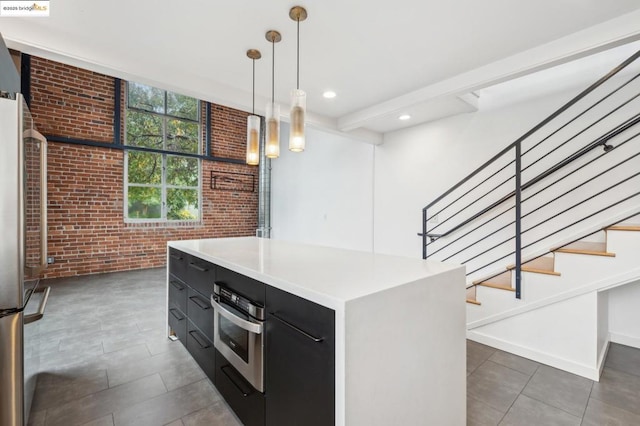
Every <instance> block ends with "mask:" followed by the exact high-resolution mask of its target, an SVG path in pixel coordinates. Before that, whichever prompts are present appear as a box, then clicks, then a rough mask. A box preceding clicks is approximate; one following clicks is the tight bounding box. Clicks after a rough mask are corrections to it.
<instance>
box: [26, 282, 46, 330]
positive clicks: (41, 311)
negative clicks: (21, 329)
mask: <svg viewBox="0 0 640 426" xmlns="http://www.w3.org/2000/svg"><path fill="white" fill-rule="evenodd" d="M34 293H44V294H43V295H42V299H41V300H40V306H38V312H36V313H34V314H29V315H25V316H24V323H25V324H31V323H32V322H36V321H39V320H41V319H42V317H43V316H44V310H45V309H46V308H47V301H48V300H49V293H51V287H49V286H45V287H40V288H38V289H37V290H35V291H34Z"/></svg>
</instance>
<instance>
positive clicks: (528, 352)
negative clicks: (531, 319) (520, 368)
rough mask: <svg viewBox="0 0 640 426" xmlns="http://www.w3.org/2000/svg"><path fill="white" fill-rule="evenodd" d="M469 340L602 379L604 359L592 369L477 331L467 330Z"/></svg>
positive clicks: (594, 378) (596, 379)
mask: <svg viewBox="0 0 640 426" xmlns="http://www.w3.org/2000/svg"><path fill="white" fill-rule="evenodd" d="M467 339H469V340H473V341H474V342H478V343H482V344H484V345H487V346H491V347H494V348H496V349H500V350H503V351H505V352H509V353H512V354H514V355H518V356H521V357H523V358H527V359H530V360H533V361H536V362H539V363H541V364H545V365H548V366H551V367H555V368H558V369H560V370H564V371H567V372H569V373H573V374H577V375H578V376H582V377H586V378H587V379H591V380H595V381H598V380H599V379H600V368H601V366H602V365H604V358H602V363H601V365H594V366H593V367H590V366H588V365H584V364H580V363H577V362H573V361H571V360H568V359H564V358H560V357H557V356H554V355H552V354H548V353H545V352H540V351H536V350H534V349H531V348H527V347H524V346H519V345H514V344H513V343H510V342H507V341H505V340H501V339H497V338H495V337H492V336H487V335H486V334H482V333H479V332H477V331H475V330H467ZM605 355H606V353H605Z"/></svg>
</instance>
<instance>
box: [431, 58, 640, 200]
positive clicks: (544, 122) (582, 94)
mask: <svg viewBox="0 0 640 426" xmlns="http://www.w3.org/2000/svg"><path fill="white" fill-rule="evenodd" d="M638 57H640V50H638V51H637V52H636V53H635V54H633V55H631V56H630V57H629V58H628V59H626V60H625V61H624V62H622V63H621V64H620V65H618V66H617V67H615V68H613V69H612V70H611V71H609V72H608V73H607V74H606V75H604V76H603V77H602V78H600V79H598V80H597V81H596V82H595V83H593V84H592V85H590V86H589V87H587V88H586V89H585V90H583V91H582V92H580V93H579V94H578V95H576V96H575V97H573V98H572V99H571V100H569V102H567V103H566V104H564V105H563V106H561V107H560V108H559V109H558V110H556V111H555V112H554V113H553V114H551V115H550V116H548V117H547V118H545V119H544V120H542V121H541V122H540V123H538V124H536V125H535V126H534V127H533V128H532V129H531V130H529V131H528V132H526V133H525V134H524V135H522V136H521V137H519V138H518V139H517V140H515V141H514V142H512V143H511V144H509V145H508V146H507V147H506V148H504V149H503V150H502V151H500V152H499V153H498V154H496V155H495V156H493V157H492V158H491V159H490V160H488V161H486V162H485V163H483V164H482V165H481V166H480V167H478V168H477V169H475V170H474V171H473V172H471V173H470V174H469V175H467V176H466V177H465V178H464V179H462V180H461V181H460V182H458V183H457V184H455V185H454V186H452V187H451V188H449V189H448V190H447V191H445V192H444V193H443V194H442V195H440V196H439V197H437V198H436V199H435V200H433V201H432V202H431V203H429V204H427V205H426V206H425V207H424V209H428V208H429V207H431V206H433V205H434V204H435V203H437V202H438V201H440V200H442V199H443V198H444V197H446V196H447V195H449V194H450V193H452V192H453V191H455V190H456V189H458V188H459V187H460V186H462V185H463V184H464V183H466V182H468V181H469V180H470V179H471V178H473V177H474V176H475V175H477V174H478V173H480V172H481V171H482V170H484V169H485V168H486V167H488V166H489V165H490V164H492V163H493V162H494V161H496V160H497V159H498V158H500V157H502V156H503V155H504V154H505V153H507V152H509V150H511V149H513V148H514V147H515V146H516V144H518V143H521V142H522V141H523V140H525V139H527V138H528V137H529V136H531V135H532V134H534V133H535V132H537V131H538V130H539V129H541V128H542V127H544V126H546V125H547V124H548V123H550V122H551V121H553V120H555V118H556V117H558V116H559V115H560V114H562V113H563V112H565V111H566V110H567V109H569V108H570V107H572V106H573V105H575V104H576V103H578V102H579V101H580V100H582V99H583V98H584V97H586V96H587V95H588V94H589V93H591V92H593V91H594V90H595V89H597V88H598V87H600V86H601V85H602V84H604V83H605V82H607V81H608V80H609V79H611V78H612V77H613V76H614V75H616V74H617V73H619V72H620V71H622V70H623V69H624V68H626V67H627V66H628V65H629V64H631V63H632V62H634V61H635V60H636V59H638Z"/></svg>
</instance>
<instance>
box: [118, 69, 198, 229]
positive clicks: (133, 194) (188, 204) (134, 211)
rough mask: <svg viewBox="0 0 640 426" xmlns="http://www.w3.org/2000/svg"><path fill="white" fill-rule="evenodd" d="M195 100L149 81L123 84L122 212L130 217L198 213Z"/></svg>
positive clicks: (187, 216)
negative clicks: (147, 82)
mask: <svg viewBox="0 0 640 426" xmlns="http://www.w3.org/2000/svg"><path fill="white" fill-rule="evenodd" d="M199 105H200V102H199V101H198V100H197V99H195V98H191V97H188V96H184V95H180V94H177V93H172V92H167V91H165V90H160V89H157V88H154V87H151V86H146V85H143V84H139V83H133V82H129V83H128V84H127V112H126V141H125V143H126V145H127V146H129V147H131V148H132V149H128V150H127V151H126V166H125V175H126V179H125V181H126V186H125V188H126V193H127V207H126V209H125V217H126V218H127V219H129V220H132V221H163V220H167V221H175V220H180V221H184V220H198V219H200V160H199V159H198V158H195V157H190V156H185V155H181V154H195V155H197V154H199V153H200V135H201V132H200V109H199Z"/></svg>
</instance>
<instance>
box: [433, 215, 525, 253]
mask: <svg viewBox="0 0 640 426" xmlns="http://www.w3.org/2000/svg"><path fill="white" fill-rule="evenodd" d="M514 208H515V206H511V207H509V208H508V209H506V210H504V211H503V212H502V213H499V214H497V215H496V216H494V217H492V218H491V219H489V220H487V221H485V222H482V223H481V224H479V225H478V226H476V227H475V228H473V229H471V230H470V231H467V232H465V233H464V234H462V235H461V236H459V237H458V238H456V239H455V240H453V241H450V242H449V243H447V244H446V245H444V246H442V247H440V248H439V249H438V250H436V251H434V252H433V253H431V254H430V256H431V255H434V254H436V253H438V252H439V251H441V250H444V249H446V248H447V247H449V246H450V245H451V244H453V243H455V242H457V241H458V240H460V239H462V238H464V237H466V236H467V235H469V234H470V233H472V232H474V231H476V230H477V229H479V228H481V227H483V226H485V225H487V224H488V223H491V222H492V221H494V220H496V219H497V218H499V217H500V216H502V215H503V214H505V213H508V212H509V211H511V210H513V209H514ZM435 243H436V241H433V242H431V243H427V246H430V245H431V244H435Z"/></svg>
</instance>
